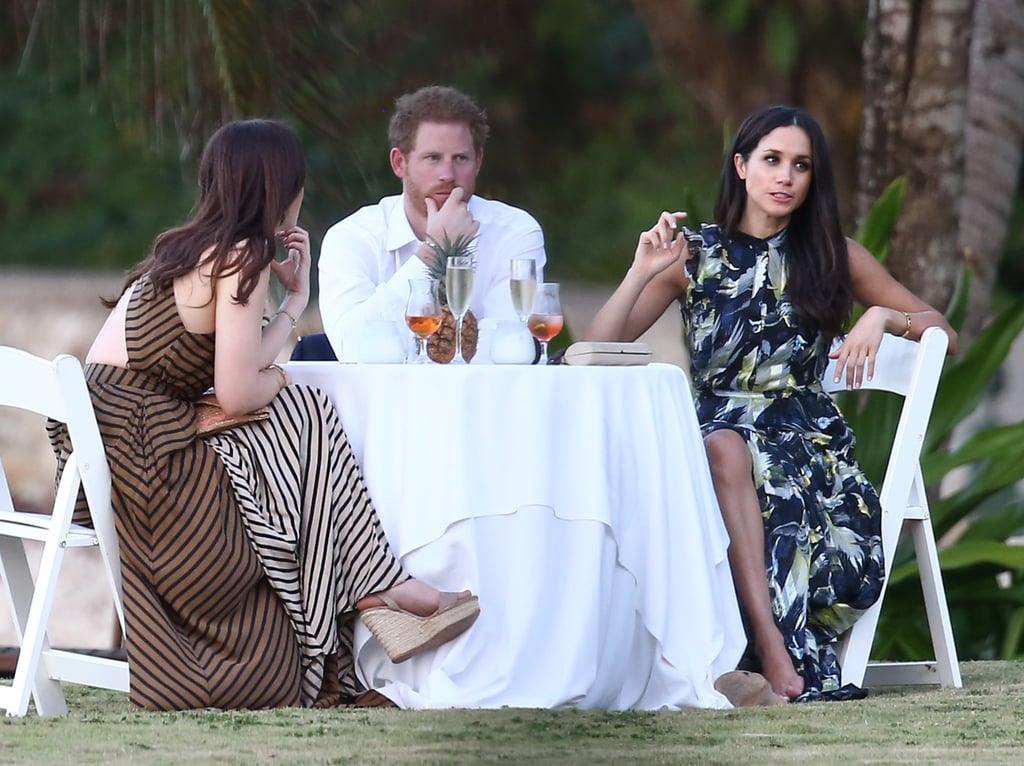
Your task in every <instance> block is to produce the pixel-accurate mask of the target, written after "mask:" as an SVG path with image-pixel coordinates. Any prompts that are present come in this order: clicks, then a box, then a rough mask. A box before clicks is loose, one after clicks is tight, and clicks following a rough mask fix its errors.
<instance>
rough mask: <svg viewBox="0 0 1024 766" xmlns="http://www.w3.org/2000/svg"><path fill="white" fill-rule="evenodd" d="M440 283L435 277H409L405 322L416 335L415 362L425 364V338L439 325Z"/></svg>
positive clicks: (435, 330) (426, 359)
mask: <svg viewBox="0 0 1024 766" xmlns="http://www.w3.org/2000/svg"><path fill="white" fill-rule="evenodd" d="M440 287H441V283H440V282H439V281H438V280H436V279H410V280H409V300H408V302H407V303H406V305H405V323H406V324H407V325H409V329H410V330H412V332H413V334H414V335H415V336H416V364H426V363H427V362H428V361H429V357H428V356H427V339H428V338H429V337H430V336H431V335H433V334H434V333H435V332H437V331H438V328H440V327H441V299H440V297H439V291H440Z"/></svg>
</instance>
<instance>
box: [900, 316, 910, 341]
mask: <svg viewBox="0 0 1024 766" xmlns="http://www.w3.org/2000/svg"><path fill="white" fill-rule="evenodd" d="M903 317H904V318H905V319H906V320H907V329H905V330H904V331H903V332H902V333H900V337H901V338H906V337H907V336H908V335H910V314H908V313H907V312H906V311H904V312H903Z"/></svg>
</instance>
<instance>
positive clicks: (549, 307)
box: [526, 282, 564, 364]
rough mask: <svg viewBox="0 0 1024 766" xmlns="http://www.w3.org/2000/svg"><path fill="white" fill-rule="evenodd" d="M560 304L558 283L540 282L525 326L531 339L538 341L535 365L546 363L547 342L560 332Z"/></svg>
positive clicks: (561, 320)
mask: <svg viewBox="0 0 1024 766" xmlns="http://www.w3.org/2000/svg"><path fill="white" fill-rule="evenodd" d="M563 321H564V320H563V319H562V304H561V303H560V302H559V300H558V283H557V282H541V283H540V284H538V285H537V297H536V298H535V299H534V302H533V311H532V312H530V317H529V319H527V320H526V326H527V328H529V330H530V332H531V333H532V334H533V337H534V338H536V339H537V340H539V341H540V359H538V360H537V364H547V363H548V341H550V340H551V339H552V338H554V337H555V336H556V335H558V333H560V332H561V331H562V324H563Z"/></svg>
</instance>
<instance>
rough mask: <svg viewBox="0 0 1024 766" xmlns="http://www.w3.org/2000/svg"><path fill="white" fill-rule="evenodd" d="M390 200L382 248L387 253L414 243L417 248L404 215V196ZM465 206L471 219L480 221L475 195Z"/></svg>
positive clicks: (415, 238)
mask: <svg viewBox="0 0 1024 766" xmlns="http://www.w3.org/2000/svg"><path fill="white" fill-rule="evenodd" d="M391 199H392V203H393V204H391V205H390V206H389V207H388V208H387V209H386V211H385V214H384V215H385V220H386V221H387V242H385V245H384V246H385V247H386V248H387V250H388V252H394V251H395V250H401V249H402V248H403V247H406V246H408V245H411V244H413V243H414V242H415V243H416V244H417V246H418V245H419V243H420V239H419V237H417V236H416V232H414V231H413V230H412V226H411V225H410V223H409V219H408V218H407V217H406V215H405V194H404V193H403V194H399V195H397V196H395V197H392V198H391ZM467 205H468V206H469V212H471V213H472V214H473V217H474V218H476V219H477V220H480V215H479V211H478V207H479V203H478V202H477V196H476V195H475V194H474V195H473V196H472V197H470V198H469V202H468V203H467Z"/></svg>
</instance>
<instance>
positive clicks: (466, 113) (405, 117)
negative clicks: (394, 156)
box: [388, 85, 490, 154]
mask: <svg viewBox="0 0 1024 766" xmlns="http://www.w3.org/2000/svg"><path fill="white" fill-rule="evenodd" d="M421 122H441V123H449V122H456V123H465V124H466V125H467V126H468V127H469V132H470V134H472V136H473V148H474V149H475V150H476V151H477V153H479V152H481V151H483V148H484V144H486V143H487V136H488V134H489V133H490V126H488V124H487V113H486V112H485V111H484V110H483V109H481V108H480V107H479V106H477V105H476V102H475V101H473V99H471V98H470V97H469V96H467V95H466V94H465V93H463V92H462V91H459V90H456V89H455V88H450V87H448V86H447V85H428V86H426V87H424V88H420V89H419V90H417V91H415V92H413V93H406V94H405V95H404V96H399V97H398V99H397V100H396V101H395V111H394V112H393V113H392V115H391V122H390V123H389V124H388V143H390V144H391V146H393V147H397V148H398V151H400V152H401V153H402V154H408V153H409V152H410V151H412V142H413V140H414V139H415V138H416V130H417V128H419V126H420V123H421Z"/></svg>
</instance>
